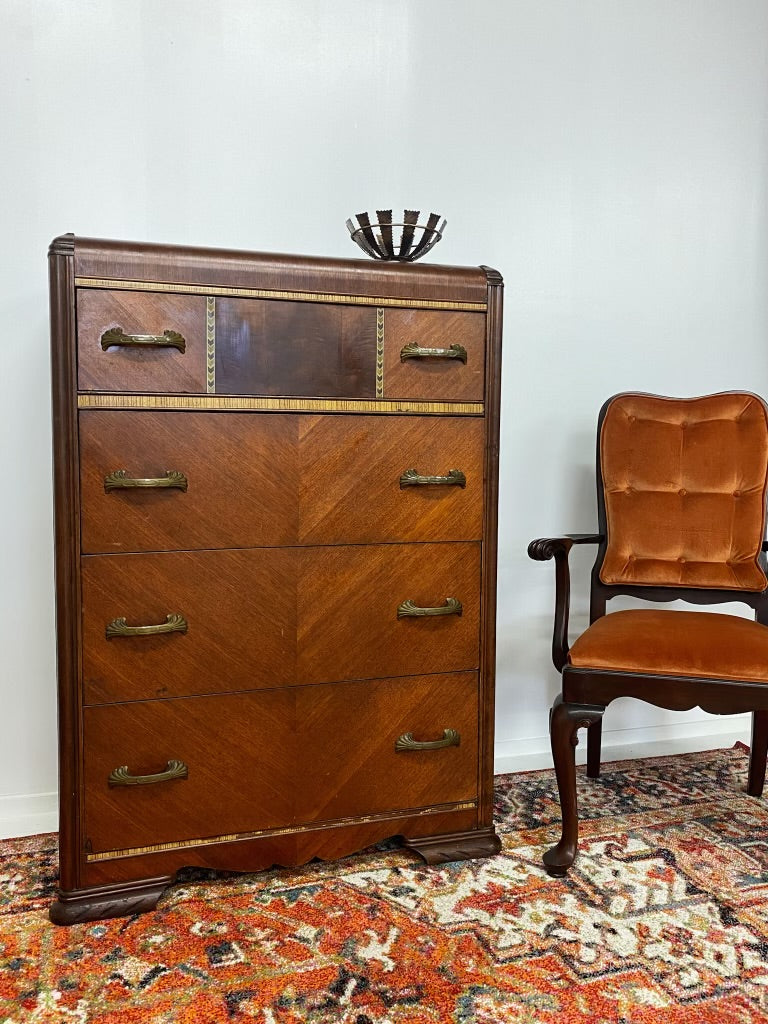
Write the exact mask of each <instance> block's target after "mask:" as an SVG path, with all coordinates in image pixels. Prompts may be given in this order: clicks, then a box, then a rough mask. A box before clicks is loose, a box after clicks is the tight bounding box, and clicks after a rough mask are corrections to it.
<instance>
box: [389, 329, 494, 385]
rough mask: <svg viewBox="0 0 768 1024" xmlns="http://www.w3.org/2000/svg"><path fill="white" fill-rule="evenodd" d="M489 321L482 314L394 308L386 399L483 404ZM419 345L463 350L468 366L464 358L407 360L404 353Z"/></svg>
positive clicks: (390, 334)
mask: <svg viewBox="0 0 768 1024" xmlns="http://www.w3.org/2000/svg"><path fill="white" fill-rule="evenodd" d="M485 329H486V320H485V316H483V314H481V313H463V312H459V313H457V312H448V311H441V312H434V311H432V310H429V311H427V310H416V309H391V310H390V309H388V310H387V316H386V326H385V329H384V397H385V398H422V399H434V400H439V401H467V402H473V401H479V400H480V399H482V397H483V392H484V386H485ZM411 342H417V343H418V345H419V346H420V347H421V348H448V347H450V346H451V345H463V347H464V348H465V349H466V351H467V362H466V364H465V363H463V362H461V361H460V360H458V359H433V358H427V359H407V360H406V361H405V362H402V361H401V359H400V352H401V350H402V348H403V347H404V346H405V345H408V344H410V343H411Z"/></svg>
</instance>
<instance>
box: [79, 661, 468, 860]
mask: <svg viewBox="0 0 768 1024" xmlns="http://www.w3.org/2000/svg"><path fill="white" fill-rule="evenodd" d="M477 707H478V696H477V676H476V674H475V673H464V674H461V675H447V676H426V677H422V678H408V679H379V680H375V681H373V682H352V683H340V684H333V685H327V686H320V687H294V688H292V689H290V690H271V691H263V692H259V693H249V694H229V695H226V696H215V697H196V698H185V699H180V700H157V701H143V702H137V703H130V704H119V705H113V706H111V707H91V708H86V709H85V711H84V734H85V736H84V738H85V834H86V837H87V839H86V849H87V851H88V855H89V856H90V857H96V858H98V857H99V855H100V854H104V853H107V854H108V853H110V852H119V851H126V850H134V851H135V850H137V849H138V850H142V851H143V850H147V849H153V848H156V847H157V846H160V845H164V844H169V843H185V842H186V843H190V842H191V841H193V840H195V839H202V840H209V841H210V840H214V841H215V840H217V839H219V840H221V839H224V838H235V837H237V836H240V835H243V834H248V833H253V832H256V833H261V832H265V831H269V830H270V829H277V828H291V827H301V826H302V825H307V824H310V825H311V824H317V823H321V822H324V821H333V820H335V819H338V818H346V817H355V816H370V815H371V814H383V813H386V812H389V811H398V810H405V809H416V808H425V807H433V806H436V805H445V804H449V805H450V804H453V803H458V802H471V801H473V800H475V799H476V795H477ZM425 743H426V744H427V747H426V748H423V745H424V744H425ZM147 776H149V778H147ZM157 776H160V778H159V779H158V778H156V777H157Z"/></svg>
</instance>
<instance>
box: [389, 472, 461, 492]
mask: <svg viewBox="0 0 768 1024" xmlns="http://www.w3.org/2000/svg"><path fill="white" fill-rule="evenodd" d="M431 484H435V485H442V486H445V487H466V486H467V478H466V477H465V476H464V474H463V473H462V472H461V470H460V469H449V470H448V472H447V474H446V475H445V476H422V475H421V474H420V473H419V471H418V470H417V469H406V471H405V472H404V473H403V475H402V476H401V477H400V488H401V489H402V488H403V487H426V486H427V485H431Z"/></svg>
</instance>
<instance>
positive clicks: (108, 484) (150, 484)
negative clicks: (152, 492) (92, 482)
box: [104, 469, 187, 493]
mask: <svg viewBox="0 0 768 1024" xmlns="http://www.w3.org/2000/svg"><path fill="white" fill-rule="evenodd" d="M134 487H147V488H154V489H156V490H158V489H160V488H161V487H165V488H168V487H176V488H177V489H178V490H180V491H186V489H187V478H186V477H185V476H184V474H183V473H179V471H178V470H176V469H166V471H165V476H158V477H146V476H145V477H141V476H128V470H127V469H116V470H115V471H114V472H113V473H108V474H107V476H105V477H104V490H105V491H106V492H107V493H109V492H110V491H120V490H129V489H130V488H134Z"/></svg>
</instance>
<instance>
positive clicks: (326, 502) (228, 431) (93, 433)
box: [80, 410, 484, 553]
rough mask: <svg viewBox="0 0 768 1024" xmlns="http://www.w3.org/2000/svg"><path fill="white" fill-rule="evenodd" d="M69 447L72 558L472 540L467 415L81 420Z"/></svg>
mask: <svg viewBox="0 0 768 1024" xmlns="http://www.w3.org/2000/svg"><path fill="white" fill-rule="evenodd" d="M80 450H81V495H82V550H83V551H84V552H86V553H101V552H120V551H163V550H180V549H181V550H186V549H190V548H226V547H255V546H261V545H265V546H272V545H286V544H341V543H352V544H354V543H375V542H389V541H428V540H478V539H479V538H480V537H481V536H482V516H483V454H484V423H483V420H481V419H479V418H478V419H475V418H460V417H420V418H417V417H410V416H409V417H400V416H397V417H394V416H390V417H386V416H309V415H289V414H280V413H276V414H270V415H259V414H249V413H174V412H109V411H101V410H99V411H83V412H81V413H80ZM123 471H124V475H121V474H122V473H123ZM452 471H458V474H457V473H455V472H452ZM169 474H170V475H169ZM173 474H176V476H173ZM137 481H138V482H139V484H141V485H138V484H137ZM457 481H458V482H457Z"/></svg>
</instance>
